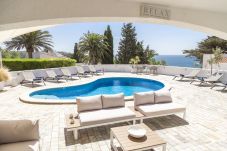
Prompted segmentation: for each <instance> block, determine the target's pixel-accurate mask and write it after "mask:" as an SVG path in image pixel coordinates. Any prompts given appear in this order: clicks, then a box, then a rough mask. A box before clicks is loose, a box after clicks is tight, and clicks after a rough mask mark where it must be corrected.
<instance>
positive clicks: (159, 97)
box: [154, 89, 172, 103]
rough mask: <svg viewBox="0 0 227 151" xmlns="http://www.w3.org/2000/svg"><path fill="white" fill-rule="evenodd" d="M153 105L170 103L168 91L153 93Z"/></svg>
mask: <svg viewBox="0 0 227 151" xmlns="http://www.w3.org/2000/svg"><path fill="white" fill-rule="evenodd" d="M154 100H155V103H170V102H172V97H171V94H170V92H169V90H166V89H164V90H159V91H156V92H155V99H154Z"/></svg>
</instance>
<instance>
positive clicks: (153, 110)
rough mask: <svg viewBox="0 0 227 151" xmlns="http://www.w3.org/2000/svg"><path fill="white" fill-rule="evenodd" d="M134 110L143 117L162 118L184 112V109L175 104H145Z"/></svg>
mask: <svg viewBox="0 0 227 151" xmlns="http://www.w3.org/2000/svg"><path fill="white" fill-rule="evenodd" d="M136 109H137V110H138V111H139V112H141V113H142V114H143V115H145V116H162V115H169V114H174V113H177V112H183V111H185V107H184V106H181V105H179V104H175V103H163V104H146V105H140V106H137V107H136Z"/></svg>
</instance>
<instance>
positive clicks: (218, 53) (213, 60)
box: [208, 47, 223, 75]
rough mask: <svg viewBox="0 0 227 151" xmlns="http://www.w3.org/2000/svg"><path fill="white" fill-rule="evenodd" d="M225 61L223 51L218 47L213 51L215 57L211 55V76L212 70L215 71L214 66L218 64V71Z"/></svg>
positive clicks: (209, 61)
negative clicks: (223, 60)
mask: <svg viewBox="0 0 227 151" xmlns="http://www.w3.org/2000/svg"><path fill="white" fill-rule="evenodd" d="M222 59H223V54H222V50H221V48H219V47H216V49H213V56H212V55H211V58H210V59H209V60H208V63H209V64H210V68H211V69H210V70H211V75H212V74H213V72H212V70H213V64H217V65H218V71H219V68H220V62H221V60H222Z"/></svg>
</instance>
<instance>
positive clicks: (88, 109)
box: [66, 93, 136, 139]
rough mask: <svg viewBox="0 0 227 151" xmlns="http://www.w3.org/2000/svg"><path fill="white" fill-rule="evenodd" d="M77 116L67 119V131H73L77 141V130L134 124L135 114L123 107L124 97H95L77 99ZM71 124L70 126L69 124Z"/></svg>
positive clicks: (120, 95)
mask: <svg viewBox="0 0 227 151" xmlns="http://www.w3.org/2000/svg"><path fill="white" fill-rule="evenodd" d="M77 111H78V116H77V117H76V118H75V117H74V118H73V124H72V119H70V118H67V117H66V118H67V120H66V122H67V121H68V122H67V123H68V124H67V129H68V130H69V131H70V130H71V131H73V133H74V137H75V139H78V130H80V129H84V128H88V127H97V126H102V125H108V124H113V123H120V122H127V121H133V123H134V124H135V120H136V113H135V112H133V110H131V109H129V108H128V107H125V101H124V95H123V93H122V94H115V95H102V96H101V95H97V96H90V97H78V98H77ZM70 123H71V124H70Z"/></svg>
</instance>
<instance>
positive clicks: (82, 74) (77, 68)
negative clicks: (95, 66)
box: [75, 66, 87, 77]
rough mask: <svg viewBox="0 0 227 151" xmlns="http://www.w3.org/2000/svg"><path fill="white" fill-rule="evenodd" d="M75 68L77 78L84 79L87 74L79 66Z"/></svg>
mask: <svg viewBox="0 0 227 151" xmlns="http://www.w3.org/2000/svg"><path fill="white" fill-rule="evenodd" d="M75 68H76V70H77V74H78V76H79V77H81V76H83V77H85V76H86V75H87V73H86V72H85V71H84V69H83V68H82V67H81V66H76V67H75Z"/></svg>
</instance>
